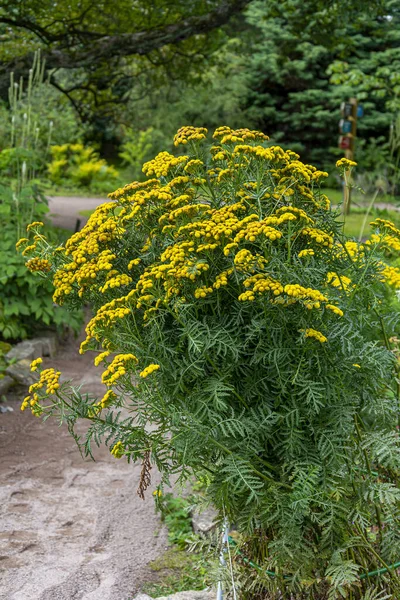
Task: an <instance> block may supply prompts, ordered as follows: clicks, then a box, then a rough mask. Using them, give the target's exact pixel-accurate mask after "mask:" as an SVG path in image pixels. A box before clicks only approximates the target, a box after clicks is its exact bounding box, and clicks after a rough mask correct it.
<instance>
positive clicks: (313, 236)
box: [301, 227, 333, 248]
mask: <svg viewBox="0 0 400 600" xmlns="http://www.w3.org/2000/svg"><path fill="white" fill-rule="evenodd" d="M301 234H302V235H305V236H307V237H308V238H309V239H310V240H312V241H314V242H316V243H317V244H321V245H322V246H327V247H328V248H332V246H333V237H332V236H331V235H329V233H326V232H325V231H321V229H315V228H313V227H305V228H304V229H302V231H301Z"/></svg>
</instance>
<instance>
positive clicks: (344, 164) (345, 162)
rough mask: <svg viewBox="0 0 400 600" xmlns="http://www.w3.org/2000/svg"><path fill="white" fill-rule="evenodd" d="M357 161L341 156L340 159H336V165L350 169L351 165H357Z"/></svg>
mask: <svg viewBox="0 0 400 600" xmlns="http://www.w3.org/2000/svg"><path fill="white" fill-rule="evenodd" d="M356 166H357V163H356V162H354V160H350V159H349V158H340V159H339V160H338V161H336V167H337V168H338V169H340V168H341V167H342V168H345V169H350V168H351V167H356Z"/></svg>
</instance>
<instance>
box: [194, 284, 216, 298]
mask: <svg viewBox="0 0 400 600" xmlns="http://www.w3.org/2000/svg"><path fill="white" fill-rule="evenodd" d="M212 292H213V289H212V288H210V287H206V286H205V285H203V286H202V287H199V288H196V289H195V291H194V297H195V298H205V297H206V296H208V295H209V294H212Z"/></svg>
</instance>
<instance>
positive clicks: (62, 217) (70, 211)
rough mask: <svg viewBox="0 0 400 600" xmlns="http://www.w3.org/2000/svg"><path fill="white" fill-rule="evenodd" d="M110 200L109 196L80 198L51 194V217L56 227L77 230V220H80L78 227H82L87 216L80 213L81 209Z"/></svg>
mask: <svg viewBox="0 0 400 600" xmlns="http://www.w3.org/2000/svg"><path fill="white" fill-rule="evenodd" d="M103 202H108V200H107V198H79V197H69V196H50V197H49V209H50V219H51V221H52V223H53V224H54V225H56V227H62V228H63V229H71V230H72V231H75V228H76V224H77V223H76V220H77V219H79V220H80V224H79V227H78V229H82V227H83V225H85V223H86V222H87V217H83V216H82V215H80V214H79V212H80V211H81V210H93V209H94V208H96V206H99V204H103Z"/></svg>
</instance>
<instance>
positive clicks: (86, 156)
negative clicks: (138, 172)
mask: <svg viewBox="0 0 400 600" xmlns="http://www.w3.org/2000/svg"><path fill="white" fill-rule="evenodd" d="M50 151H51V156H52V161H51V163H50V164H49V167H48V174H49V178H50V180H51V181H52V182H53V183H55V184H57V185H61V184H68V183H72V184H73V185H74V186H78V187H92V188H93V187H95V186H96V185H98V184H101V183H102V182H107V183H108V184H110V182H111V184H112V182H113V181H115V178H116V177H117V176H118V172H117V171H116V170H115V169H114V167H111V166H109V165H107V162H106V161H105V160H104V159H102V158H100V157H99V154H98V152H96V151H95V150H94V149H93V148H91V147H90V146H84V145H83V144H63V145H62V146H52V147H51V148H50Z"/></svg>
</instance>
